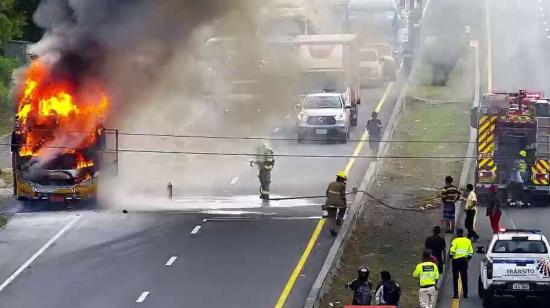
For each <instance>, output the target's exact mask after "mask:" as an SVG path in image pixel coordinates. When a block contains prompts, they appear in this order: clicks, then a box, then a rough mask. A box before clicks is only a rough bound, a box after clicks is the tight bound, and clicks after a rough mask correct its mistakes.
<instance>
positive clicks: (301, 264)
mask: <svg viewBox="0 0 550 308" xmlns="http://www.w3.org/2000/svg"><path fill="white" fill-rule="evenodd" d="M324 224H325V220H324V219H321V220H319V223H318V224H317V227H315V230H314V231H313V234H312V235H311V238H310V239H309V243H307V246H306V249H305V250H304V253H303V254H302V257H300V261H298V264H296V267H295V268H294V271H293V272H292V274H291V275H290V278H289V279H288V282H287V283H286V285H285V288H284V289H283V292H282V293H281V296H279V300H278V301H277V304H275V308H283V306H284V304H285V302H286V299H287V298H288V295H289V294H290V291H291V290H292V287H293V286H294V283H295V282H296V279H297V278H298V275H300V272H301V271H302V268H303V267H304V265H305V264H306V261H307V259H308V258H309V254H310V253H311V250H312V249H313V247H314V246H315V242H316V241H317V238H318V237H319V233H321V230H322V229H323V225H324Z"/></svg>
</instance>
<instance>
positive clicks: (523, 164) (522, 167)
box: [518, 159, 527, 173]
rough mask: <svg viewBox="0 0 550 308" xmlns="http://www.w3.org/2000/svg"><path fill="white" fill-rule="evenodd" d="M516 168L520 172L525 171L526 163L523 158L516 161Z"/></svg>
mask: <svg viewBox="0 0 550 308" xmlns="http://www.w3.org/2000/svg"><path fill="white" fill-rule="evenodd" d="M518 170H519V172H520V173H527V163H526V162H525V161H524V160H523V159H520V160H519V161H518Z"/></svg>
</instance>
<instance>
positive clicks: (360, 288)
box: [346, 265, 372, 305]
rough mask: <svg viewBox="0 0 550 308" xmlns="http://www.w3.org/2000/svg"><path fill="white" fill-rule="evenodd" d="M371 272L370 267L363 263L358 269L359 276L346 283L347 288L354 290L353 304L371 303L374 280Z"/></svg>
mask: <svg viewBox="0 0 550 308" xmlns="http://www.w3.org/2000/svg"><path fill="white" fill-rule="evenodd" d="M369 274H370V271H369V268H368V267H366V266H364V265H363V266H361V267H359V269H358V270H357V278H356V279H353V280H352V281H350V282H348V283H347V284H346V288H348V289H350V290H352V291H353V300H352V305H370V302H371V300H372V295H371V290H372V281H370V280H369Z"/></svg>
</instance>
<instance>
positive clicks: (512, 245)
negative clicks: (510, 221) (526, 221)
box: [478, 229, 550, 307]
mask: <svg viewBox="0 0 550 308" xmlns="http://www.w3.org/2000/svg"><path fill="white" fill-rule="evenodd" d="M548 247H549V245H548V241H547V239H546V237H545V236H544V235H543V234H542V233H541V232H540V231H539V230H525V229H509V230H504V229H503V230H501V232H499V233H498V234H495V235H493V238H492V239H491V241H490V243H489V246H488V247H487V250H486V251H484V249H483V247H479V248H478V252H479V253H485V257H484V258H483V260H482V261H481V264H480V266H481V270H480V276H479V281H478V294H479V296H480V297H481V298H482V299H483V306H484V307H492V306H493V305H494V298H495V297H496V296H514V297H516V298H519V299H521V298H525V297H527V296H537V297H542V298H543V299H544V300H545V302H546V303H548V304H549V305H550V253H549V248H548ZM546 307H548V306H546Z"/></svg>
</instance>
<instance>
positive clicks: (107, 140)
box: [11, 126, 118, 202]
mask: <svg viewBox="0 0 550 308" xmlns="http://www.w3.org/2000/svg"><path fill="white" fill-rule="evenodd" d="M29 129H31V130H32V129H34V130H40V129H41V128H39V127H34V128H29V127H18V126H16V128H15V129H14V130H13V131H12V140H11V152H12V167H13V177H14V182H13V194H14V195H15V196H16V198H17V199H18V200H44V201H50V202H67V201H72V200H74V201H77V200H90V201H95V200H96V198H97V191H98V185H99V174H100V170H101V173H102V174H109V173H110V174H111V175H116V174H117V173H118V131H117V130H112V129H105V128H103V127H98V129H97V130H96V131H94V132H93V133H91V134H93V136H92V137H91V138H92V139H93V140H94V141H93V142H91V143H89V144H87V147H86V148H85V149H73V150H68V151H67V150H65V151H61V152H59V153H58V154H56V155H55V156H54V157H53V158H51V159H49V160H47V161H40V160H39V158H37V157H36V156H33V155H29V153H28V152H26V150H25V148H26V147H27V144H29V140H28V139H29V138H28V136H29V134H28V133H27V132H28V130H29ZM44 141H45V140H44Z"/></svg>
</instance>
